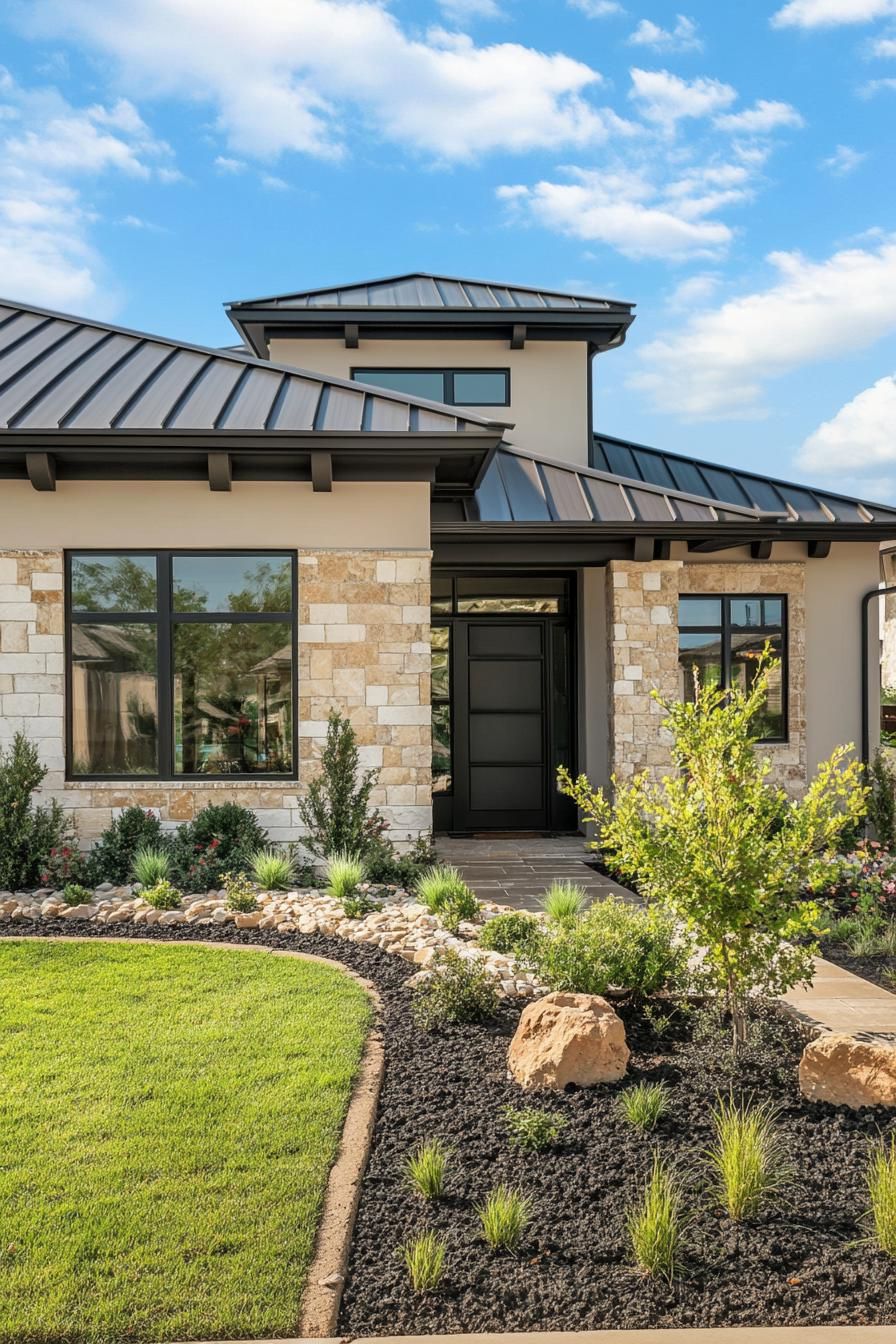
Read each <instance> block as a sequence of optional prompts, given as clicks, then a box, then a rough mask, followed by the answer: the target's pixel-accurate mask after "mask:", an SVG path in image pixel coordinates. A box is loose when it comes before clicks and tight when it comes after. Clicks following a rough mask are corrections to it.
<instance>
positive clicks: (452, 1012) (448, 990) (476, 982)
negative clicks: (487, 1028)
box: [413, 948, 498, 1031]
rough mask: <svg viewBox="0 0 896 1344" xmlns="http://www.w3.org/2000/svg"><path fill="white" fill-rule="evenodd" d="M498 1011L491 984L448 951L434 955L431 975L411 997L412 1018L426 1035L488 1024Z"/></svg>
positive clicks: (475, 968) (480, 971) (471, 965)
mask: <svg viewBox="0 0 896 1344" xmlns="http://www.w3.org/2000/svg"><path fill="white" fill-rule="evenodd" d="M497 1010H498V991H497V989H496V987H495V982H494V980H492V978H491V976H489V975H487V974H486V972H485V971H484V970H483V968H482V966H481V965H480V964H479V963H478V962H476V961H468V960H467V959H465V958H464V957H462V956H461V955H460V953H459V952H455V951H453V949H451V948H448V949H446V950H445V951H443V952H439V953H437V955H436V956H435V958H434V959H433V963H432V975H431V976H430V978H429V979H428V980H427V981H426V983H425V984H423V985H421V986H420V987H419V988H418V989H417V990H416V991H415V993H414V1003H413V1011H414V1018H415V1020H416V1021H417V1022H418V1023H419V1025H420V1026H421V1027H423V1029H424V1030H425V1031H438V1030H439V1029H440V1028H444V1027H456V1026H460V1025H463V1024H468V1023H471V1022H487V1021H488V1020H489V1019H490V1018H492V1017H494V1016H495V1013H496V1012H497Z"/></svg>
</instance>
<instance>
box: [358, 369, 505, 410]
mask: <svg viewBox="0 0 896 1344" xmlns="http://www.w3.org/2000/svg"><path fill="white" fill-rule="evenodd" d="M352 378H354V379H355V381H356V382H359V383H370V384H372V385H373V386H374V387H383V388H386V389H388V390H389V391H390V392H405V393H407V395H408V396H411V397H425V398H426V399H427V400H428V401H441V402H444V403H445V405H447V406H509V405H510V370H509V369H352Z"/></svg>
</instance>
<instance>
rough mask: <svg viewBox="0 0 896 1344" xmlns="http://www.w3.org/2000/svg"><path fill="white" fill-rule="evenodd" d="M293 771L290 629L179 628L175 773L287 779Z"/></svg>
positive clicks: (279, 626)
mask: <svg viewBox="0 0 896 1344" xmlns="http://www.w3.org/2000/svg"><path fill="white" fill-rule="evenodd" d="M291 768H292V637H291V630H290V627H289V625H286V624H281V623H279V622H259V623H253V624H239V623H224V622H222V623H220V624H219V623H217V622H216V623H214V624H210V623H209V622H205V621H204V622H202V623H197V624H193V623H184V624H178V625H176V626H175V627H174V769H175V773H176V774H179V775H180V774H187V775H197V774H212V775H228V774H255V773H259V772H268V771H269V772H272V773H275V774H286V773H287V772H288V771H289V770H290V769H291Z"/></svg>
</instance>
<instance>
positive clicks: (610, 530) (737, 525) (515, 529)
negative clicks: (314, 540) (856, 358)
mask: <svg viewBox="0 0 896 1344" xmlns="http://www.w3.org/2000/svg"><path fill="white" fill-rule="evenodd" d="M432 534H433V537H434V538H435V537H438V538H439V539H440V540H441V541H445V542H448V541H451V540H453V539H456V540H457V541H458V542H460V541H462V540H463V539H464V538H467V539H469V540H473V539H475V540H477V541H483V542H488V543H499V542H501V541H513V540H525V541H526V542H527V543H532V544H533V545H540V544H544V545H550V544H551V543H553V542H557V543H561V542H568V541H582V542H586V541H589V540H591V541H593V540H595V538H596V537H597V536H598V535H599V536H602V537H605V538H626V537H627V538H629V539H630V538H632V537H634V536H643V537H656V538H657V539H658V540H663V541H710V540H719V541H722V540H725V541H729V542H731V544H732V545H746V544H747V543H748V542H750V541H866V542H869V541H887V540H896V519H894V520H893V521H892V522H888V523H807V522H803V523H797V522H788V523H784V522H782V523H778V524H776V523H774V522H769V521H768V520H767V519H757V520H756V521H755V522H750V521H749V520H747V519H745V520H744V521H743V522H741V521H738V522H724V521H720V522H717V523H694V522H674V521H670V522H668V523H650V522H647V523H645V522H641V521H634V520H633V521H631V522H591V523H579V522H550V523H544V522H542V523H522V522H519V523H517V522H504V523H495V522H488V523H475V522H454V523H451V522H436V523H433V525H432Z"/></svg>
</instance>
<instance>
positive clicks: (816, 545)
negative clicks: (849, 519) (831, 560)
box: [806, 541, 831, 560]
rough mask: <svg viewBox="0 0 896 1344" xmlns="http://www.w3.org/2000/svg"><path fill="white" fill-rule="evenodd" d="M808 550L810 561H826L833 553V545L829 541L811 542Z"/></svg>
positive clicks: (807, 547)
mask: <svg viewBox="0 0 896 1344" xmlns="http://www.w3.org/2000/svg"><path fill="white" fill-rule="evenodd" d="M806 550H807V552H808V554H809V558H810V560H826V559H827V558H828V556H829V555H830V553H831V543H830V542H829V541H810V542H809V543H808V544H807V546H806Z"/></svg>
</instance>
